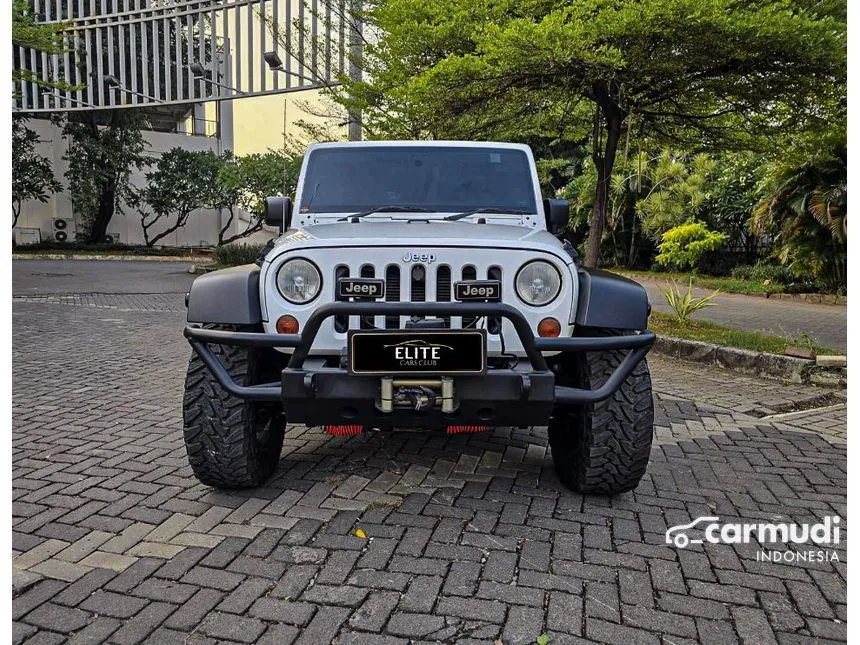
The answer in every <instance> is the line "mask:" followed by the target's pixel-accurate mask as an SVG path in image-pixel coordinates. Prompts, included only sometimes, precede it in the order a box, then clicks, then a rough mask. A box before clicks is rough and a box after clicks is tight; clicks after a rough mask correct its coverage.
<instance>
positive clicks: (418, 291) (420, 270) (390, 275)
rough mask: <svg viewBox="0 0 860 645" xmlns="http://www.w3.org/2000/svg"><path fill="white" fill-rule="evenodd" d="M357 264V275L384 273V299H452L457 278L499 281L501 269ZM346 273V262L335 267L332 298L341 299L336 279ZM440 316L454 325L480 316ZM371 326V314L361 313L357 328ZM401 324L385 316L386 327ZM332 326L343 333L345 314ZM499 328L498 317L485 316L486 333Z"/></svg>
mask: <svg viewBox="0 0 860 645" xmlns="http://www.w3.org/2000/svg"><path fill="white" fill-rule="evenodd" d="M356 268H357V270H356V275H359V276H361V277H362V278H373V277H376V276H377V275H378V276H384V278H385V301H386V302H406V301H411V302H428V301H429V302H451V301H452V300H453V283H454V282H455V281H456V280H484V279H487V280H499V281H501V279H502V269H501V268H500V267H498V266H491V267H488V268H487V269H486V270H484V269H480V270H479V269H478V268H477V267H475V266H474V265H472V264H467V265H465V266H463V267H460V268H459V269H457V268H452V267H450V266H448V265H445V264H442V265H439V266H436V267H434V266H433V265H429V266H428V265H424V264H410V265H409V266H405V267H401V266H398V265H396V264H389V265H388V266H386V267H385V268H384V269H383V268H382V267H375V266H374V265H372V264H363V265H361V267H360V268H358V267H356ZM348 277H350V268H349V267H348V266H346V265H338V266H337V267H336V268H335V300H342V298H340V297H338V296H337V295H336V294H337V291H336V288H337V287H336V285H337V281H338V280H339V279H340V278H348ZM404 280H405V281H406V282H407V284H408V289H409V292H408V293H404V292H403V290H402V288H401V284H402V283H403V281H404ZM443 319H444V321H445V325H446V326H448V327H454V328H457V327H463V328H468V327H475V326H476V325H477V323H478V321H479V317H476V316H468V317H464V318H463V319H462V321H460V319H459V318H458V317H453V321H452V317H451V316H445V317H444V318H443ZM452 323H453V324H452ZM458 323H460V324H458ZM374 326H375V323H374V317H373V316H361V317H360V318H359V327H360V329H373V328H374ZM400 327H401V324H400V317H399V316H385V329H399V328H400ZM334 328H335V331H336V332H338V333H341V334H345V333H346V332H347V330H348V329H349V318H348V316H335V319H334ZM501 328H502V321H501V318H499V317H497V316H496V317H490V318H488V319H487V332H488V333H489V334H495V335H497V334H499V332H500V331H501Z"/></svg>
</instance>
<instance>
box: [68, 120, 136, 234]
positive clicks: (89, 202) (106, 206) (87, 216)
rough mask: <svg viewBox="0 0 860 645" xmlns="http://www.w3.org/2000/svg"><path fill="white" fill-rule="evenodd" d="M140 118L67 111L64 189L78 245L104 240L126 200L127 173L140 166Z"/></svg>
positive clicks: (127, 187)
mask: <svg viewBox="0 0 860 645" xmlns="http://www.w3.org/2000/svg"><path fill="white" fill-rule="evenodd" d="M145 123H146V119H145V117H144V115H143V113H142V112H141V111H139V110H134V109H121V110H106V111H82V112H70V113H69V114H68V115H67V117H66V120H65V123H64V125H63V136H64V137H65V138H66V140H67V142H68V150H67V151H66V154H65V156H64V157H63V158H64V159H65V160H66V161H67V162H68V164H69V167H68V169H67V170H66V173H65V177H66V184H67V185H68V189H69V194H70V196H71V198H72V207H73V209H74V211H75V213H76V214H77V215H78V218H79V225H80V227H81V231H82V234H81V236H82V237H83V241H85V242H88V243H91V244H98V243H100V242H102V241H103V240H104V236H105V233H106V232H107V227H108V224H110V221H111V219H112V218H113V216H114V213H116V212H118V211H119V212H121V211H122V204H123V202H124V201H127V200H128V198H129V197H130V195H131V192H130V184H129V178H130V176H131V172H132V170H133V169H140V168H142V167H144V165H146V162H147V159H146V156H145V154H144V151H145V149H146V142H145V141H144V138H143V134H142V133H141V128H142V127H143V126H144V124H145Z"/></svg>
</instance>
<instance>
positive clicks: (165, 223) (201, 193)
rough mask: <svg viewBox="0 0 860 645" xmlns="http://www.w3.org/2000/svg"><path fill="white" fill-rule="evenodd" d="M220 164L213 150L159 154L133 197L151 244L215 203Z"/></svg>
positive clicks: (144, 231) (145, 234) (171, 150)
mask: <svg viewBox="0 0 860 645" xmlns="http://www.w3.org/2000/svg"><path fill="white" fill-rule="evenodd" d="M220 167H221V163H220V160H219V158H218V155H216V154H215V153H214V152H211V151H209V150H207V151H202V152H201V151H198V152H192V151H189V150H184V149H182V148H171V149H170V150H168V151H167V152H165V153H164V154H163V155H161V157H159V159H158V161H156V162H155V165H154V168H153V170H152V171H150V172H148V173H147V174H146V183H145V184H144V186H143V187H142V188H140V189H135V190H133V191H132V195H131V197H130V200H129V203H130V204H131V205H132V206H133V207H134V208H135V210H137V212H138V214H139V215H140V223H141V226H142V227H143V239H144V240H145V242H146V245H147V246H154V245H155V244H156V243H157V242H158V241H159V240H161V239H163V238H164V237H166V236H168V235H170V234H171V233H173V232H174V231H176V230H178V229H180V228H182V227H183V226H185V224H187V223H188V218H189V217H190V216H191V213H192V212H194V211H195V210H197V209H200V208H206V207H211V206H212V205H213V204H212V202H213V187H214V186H216V184H217V178H218V171H219V169H220ZM153 227H155V228H156V229H159V232H155V231H154V230H153Z"/></svg>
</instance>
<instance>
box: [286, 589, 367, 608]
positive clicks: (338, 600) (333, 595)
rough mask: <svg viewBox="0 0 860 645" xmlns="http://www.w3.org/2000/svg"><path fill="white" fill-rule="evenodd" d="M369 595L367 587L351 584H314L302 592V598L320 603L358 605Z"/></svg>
mask: <svg viewBox="0 0 860 645" xmlns="http://www.w3.org/2000/svg"><path fill="white" fill-rule="evenodd" d="M366 597H367V589H364V588H362V587H351V586H349V585H339V586H332V585H320V584H317V585H314V586H313V587H310V588H308V589H307V590H306V591H305V593H303V594H302V600H304V601H307V602H313V603H317V604H319V605H343V606H345V607H358V606H359V605H360V604H361V603H362V602H364V599H365V598H366Z"/></svg>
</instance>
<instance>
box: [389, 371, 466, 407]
mask: <svg viewBox="0 0 860 645" xmlns="http://www.w3.org/2000/svg"><path fill="white" fill-rule="evenodd" d="M376 407H377V408H378V409H379V411H380V412H392V411H393V410H394V408H411V409H412V410H414V411H415V412H422V411H426V410H429V409H432V408H435V407H439V408H440V409H441V410H442V412H445V413H451V412H453V411H454V410H455V409H456V405H455V403H454V379H453V378H451V377H450V376H442V377H439V378H423V379H422V378H394V377H391V376H386V377H383V378H382V379H380V394H379V401H378V402H377V405H376Z"/></svg>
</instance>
